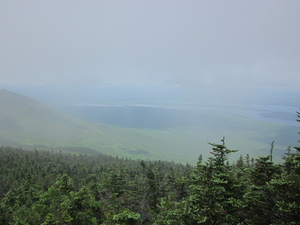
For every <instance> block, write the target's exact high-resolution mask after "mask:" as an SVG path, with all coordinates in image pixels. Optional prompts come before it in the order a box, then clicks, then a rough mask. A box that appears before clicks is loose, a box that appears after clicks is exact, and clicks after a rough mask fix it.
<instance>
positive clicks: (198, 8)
mask: <svg viewBox="0 0 300 225" xmlns="http://www.w3.org/2000/svg"><path fill="white" fill-rule="evenodd" d="M299 11H300V2H299V1H297V0H294V1H293V0H290V1H283V0H281V1H280V0H263V1H237V0H236V1H235V0H229V1H205V0H204V1H183V0H175V1H170V0H167V1H158V0H153V1H137V0H136V1H132V0H129V1H121V0H116V1H96V0H95V1H93V0H92V1H76V0H75V1H74V0H73V1H34V0H29V1H21V0H19V1H18V0H13V1H6V2H5V3H2V4H1V7H0V31H1V41H0V49H1V51H0V85H35V86H43V85H48V86H49V85H50V86H51V85H56V86H57V85H71V86H80V85H85V86H89V85H93V86H97V85H99V86H101V85H102V86H105V85H120V86H122V85H123V86H126V85H134V86H143V85H154V86H155V85H162V86H164V85H173V86H184V87H203V86H204V87H207V86H212V85H218V86H223V85H224V86H225V85H227V86H228V85H229V86H238V87H240V86H245V87H250V86H261V85H267V86H285V87H294V88H295V87H296V88H299V87H300V64H299V62H300V44H299V38H300V29H299V27H300V14H299Z"/></svg>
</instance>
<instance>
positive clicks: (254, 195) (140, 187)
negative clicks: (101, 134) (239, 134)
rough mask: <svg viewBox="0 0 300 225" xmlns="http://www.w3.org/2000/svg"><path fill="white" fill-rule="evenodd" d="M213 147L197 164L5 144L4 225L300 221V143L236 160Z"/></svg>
mask: <svg viewBox="0 0 300 225" xmlns="http://www.w3.org/2000/svg"><path fill="white" fill-rule="evenodd" d="M211 147H212V151H211V157H210V158H209V159H208V160H207V161H206V162H203V161H202V157H201V155H200V156H199V162H198V163H197V165H195V166H190V165H182V164H175V163H170V162H163V161H152V162H150V161H147V162H145V161H133V160H128V159H118V158H114V157H109V156H105V155H98V156H88V155H73V154H65V153H62V152H46V151H37V150H35V151H25V150H22V149H14V148H10V147H1V148H0V182H1V186H0V187H1V189H0V224H44V225H46V224H88V225H90V224H178V225H182V224H188V225H190V224H299V221H300V195H299V193H300V148H299V147H296V149H295V150H296V151H294V149H291V148H289V149H287V152H286V155H285V157H284V162H283V163H282V164H274V163H273V162H272V158H271V156H265V157H260V158H257V159H255V160H250V157H249V155H247V156H246V157H242V156H241V157H240V159H239V160H238V161H237V162H236V163H234V164H233V165H231V163H230V164H229V163H228V156H229V155H230V154H231V153H235V152H236V151H233V150H230V149H228V148H227V147H226V146H225V143H224V142H223V143H222V144H213V143H211ZM235 154H238V153H235Z"/></svg>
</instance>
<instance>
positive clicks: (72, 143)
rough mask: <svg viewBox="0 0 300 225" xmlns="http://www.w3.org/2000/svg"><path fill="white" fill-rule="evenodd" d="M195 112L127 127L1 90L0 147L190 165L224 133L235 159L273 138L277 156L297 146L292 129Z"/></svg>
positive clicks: (264, 150)
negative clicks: (168, 123)
mask: <svg viewBox="0 0 300 225" xmlns="http://www.w3.org/2000/svg"><path fill="white" fill-rule="evenodd" d="M195 116H196V117H197V118H198V120H197V123H194V125H193V126H190V125H189V126H178V127H171V128H167V129H161V130H153V129H137V128H130V129H129V128H122V127H117V126H111V125H105V124H100V123H90V122H86V121H83V120H80V119H77V118H75V117H71V116H69V115H67V114H63V113H59V112H56V111H55V110H53V109H51V108H50V107H48V106H46V105H44V104H42V103H39V102H37V101H35V100H33V99H30V98H27V97H25V96H22V95H18V94H15V93H12V92H9V91H6V90H0V145H10V146H13V147H28V148H33V147H38V149H54V150H64V151H72V152H81V153H87V154H97V153H98V152H101V153H104V154H109V155H115V156H116V155H118V156H120V157H129V158H134V159H156V160H157V159H158V160H168V161H176V162H190V163H195V162H196V161H197V158H198V156H199V154H203V157H204V158H206V157H209V152H210V146H209V145H208V144H207V142H216V143H219V140H220V139H221V138H222V137H223V136H226V145H227V146H228V147H229V148H231V149H238V150H239V152H238V154H235V158H238V157H239V155H240V154H243V155H244V156H245V155H246V154H247V153H249V154H250V156H253V157H256V156H258V155H267V154H268V153H269V149H270V146H269V144H270V143H271V142H272V141H273V140H275V149H274V154H275V155H278V158H280V155H282V154H283V150H284V149H286V147H287V146H288V145H291V146H293V145H297V144H298V143H297V139H298V133H297V131H298V128H297V127H289V126H283V125H278V124H274V123H266V122H261V121H256V120H252V119H249V118H245V117H242V116H238V115H236V114H234V113H228V112H227V113H226V112H215V111H205V110H203V111H201V112H197V114H196V115H195ZM176 119H180V118H176ZM190 124H192V123H190Z"/></svg>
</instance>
